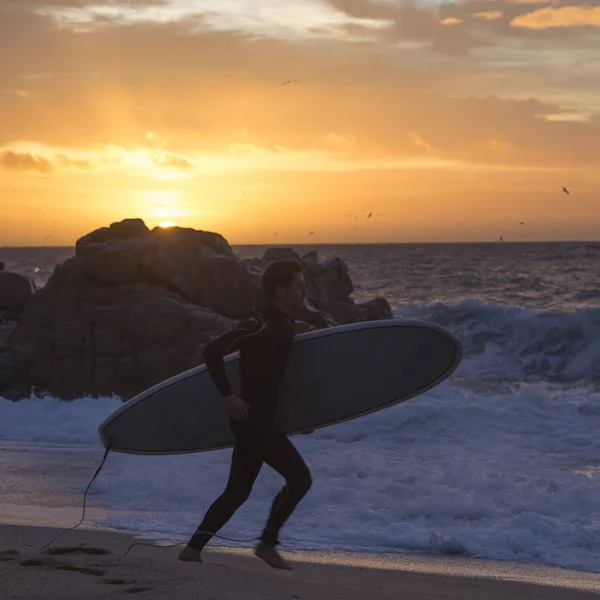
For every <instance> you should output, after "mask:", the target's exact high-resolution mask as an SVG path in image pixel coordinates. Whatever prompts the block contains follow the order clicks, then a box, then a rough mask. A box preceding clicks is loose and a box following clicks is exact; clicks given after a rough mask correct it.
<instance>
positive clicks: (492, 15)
mask: <svg viewBox="0 0 600 600" xmlns="http://www.w3.org/2000/svg"><path fill="white" fill-rule="evenodd" d="M471 16H472V17H475V18H476V19H483V20H484V21H494V20H495V19H500V18H502V17H503V16H504V13H503V12H501V11H499V10H487V11H483V12H476V13H471Z"/></svg>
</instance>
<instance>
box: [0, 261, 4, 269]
mask: <svg viewBox="0 0 600 600" xmlns="http://www.w3.org/2000/svg"><path fill="white" fill-rule="evenodd" d="M0 271H4V261H3V260H0Z"/></svg>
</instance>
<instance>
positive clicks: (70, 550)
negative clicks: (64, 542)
mask: <svg viewBox="0 0 600 600" xmlns="http://www.w3.org/2000/svg"><path fill="white" fill-rule="evenodd" d="M44 554H50V555H51V556H58V555H62V554H95V555H101V554H112V552H111V551H110V550H107V549H106V548H98V547H96V546H57V547H56V548H48V550H46V551H45V552H44Z"/></svg>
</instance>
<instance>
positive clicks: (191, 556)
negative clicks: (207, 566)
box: [179, 546, 202, 563]
mask: <svg viewBox="0 0 600 600" xmlns="http://www.w3.org/2000/svg"><path fill="white" fill-rule="evenodd" d="M179 560H184V561H186V562H199V563H201V562H202V556H201V555H200V552H199V551H198V550H194V549H193V548H192V547H191V546H186V547H185V548H184V549H183V550H182V551H181V552H180V553H179Z"/></svg>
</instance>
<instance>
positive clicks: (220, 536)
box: [38, 438, 260, 556]
mask: <svg viewBox="0 0 600 600" xmlns="http://www.w3.org/2000/svg"><path fill="white" fill-rule="evenodd" d="M111 442H112V438H110V439H109V440H108V444H107V445H106V451H105V452H104V456H103V458H102V462H101V463H100V466H99V467H98V468H97V469H96V472H95V473H94V476H93V477H92V478H91V479H90V481H89V483H88V484H87V487H86V488H85V491H84V493H83V512H82V514H81V519H79V523H77V525H73V527H70V528H69V529H65V531H62V532H61V533H59V534H58V535H57V536H56V537H54V538H52V539H51V540H50V541H49V542H48V543H47V544H46V545H45V546H42V547H41V548H40V549H39V550H38V552H42V551H43V550H45V549H46V548H48V546H51V545H52V544H54V542H56V540H58V539H59V538H61V537H62V536H63V535H65V534H66V533H69V531H73V530H75V529H77V527H79V526H80V525H81V524H82V523H83V521H84V520H85V511H86V508H87V506H86V500H87V495H88V492H89V490H90V487H92V483H94V481H95V479H96V477H98V475H99V474H100V471H101V470H102V467H103V466H104V463H105V462H106V459H107V458H108V453H109V452H110V449H111V448H112V445H111ZM198 533H207V534H209V535H212V536H214V537H217V538H219V539H221V540H227V541H228V542H242V543H245V542H254V541H256V540H259V539H260V538H248V539H243V540H241V539H234V538H229V537H225V536H223V535H219V534H218V533H213V532H211V531H200V532H198ZM181 545H182V544H169V545H167V546H157V545H156V544H147V543H144V542H135V543H134V544H131V546H129V548H128V549H127V551H126V552H125V554H124V555H123V556H127V554H128V553H129V551H130V550H131V549H132V548H133V547H134V546H149V547H152V548H173V547H175V546H181ZM79 546H89V544H87V543H84V544H79Z"/></svg>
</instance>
